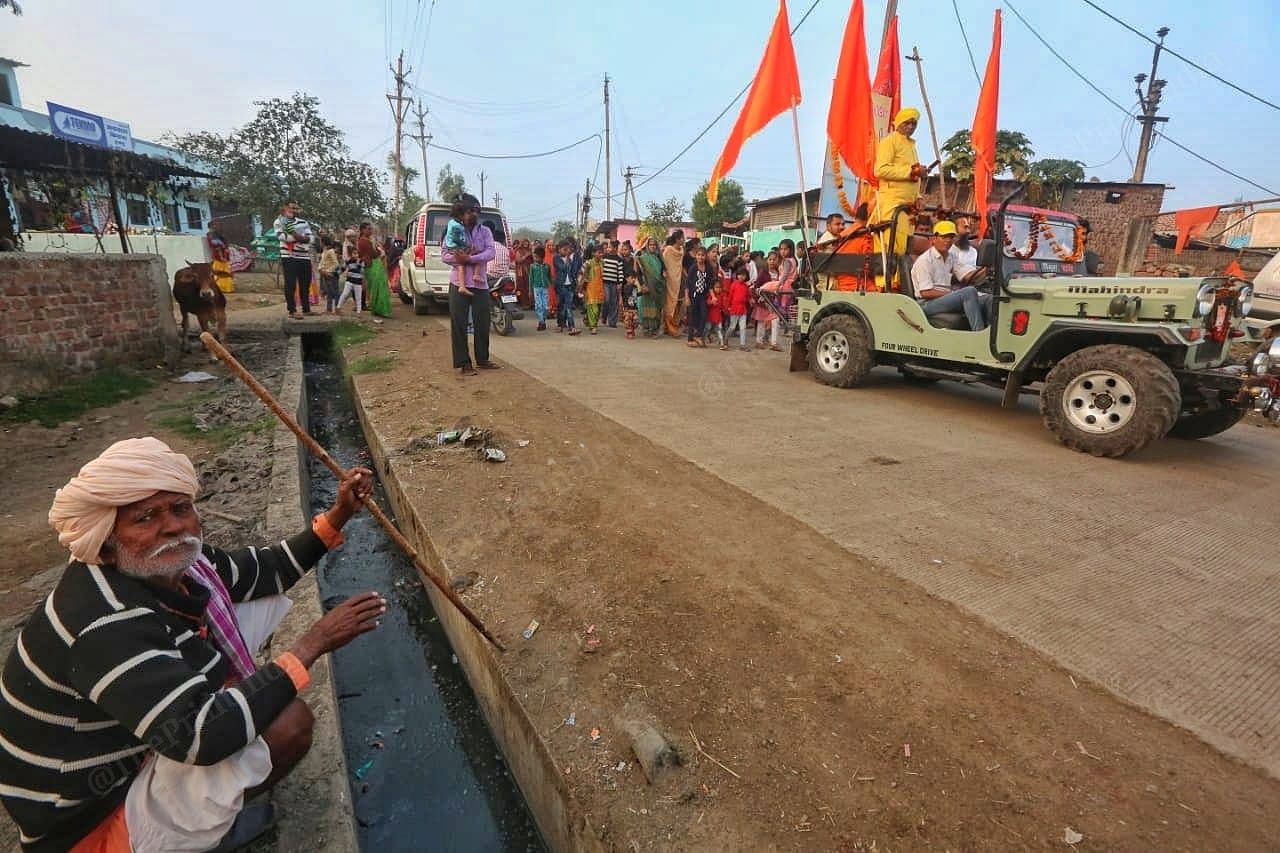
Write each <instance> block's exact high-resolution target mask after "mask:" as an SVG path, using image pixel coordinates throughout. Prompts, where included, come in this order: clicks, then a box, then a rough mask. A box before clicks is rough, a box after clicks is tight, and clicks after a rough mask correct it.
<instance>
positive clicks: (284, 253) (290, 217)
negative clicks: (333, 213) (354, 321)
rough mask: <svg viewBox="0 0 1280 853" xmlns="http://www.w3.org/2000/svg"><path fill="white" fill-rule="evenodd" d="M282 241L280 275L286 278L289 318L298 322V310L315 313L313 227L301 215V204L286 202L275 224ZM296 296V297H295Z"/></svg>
mask: <svg viewBox="0 0 1280 853" xmlns="http://www.w3.org/2000/svg"><path fill="white" fill-rule="evenodd" d="M275 232H276V239H277V240H279V241H280V271H281V273H282V274H283V275H284V301H285V304H286V305H287V306H288V307H289V316H290V317H292V318H293V319H295V320H297V319H298V317H299V315H298V308H299V307H301V309H302V313H303V314H310V313H311V237H312V233H311V223H310V222H308V221H307V220H305V219H303V218H302V217H300V216H299V215H298V203H297V202H296V201H286V202H285V203H284V206H283V207H281V208H280V216H279V217H277V218H276V221H275ZM295 294H296V296H295Z"/></svg>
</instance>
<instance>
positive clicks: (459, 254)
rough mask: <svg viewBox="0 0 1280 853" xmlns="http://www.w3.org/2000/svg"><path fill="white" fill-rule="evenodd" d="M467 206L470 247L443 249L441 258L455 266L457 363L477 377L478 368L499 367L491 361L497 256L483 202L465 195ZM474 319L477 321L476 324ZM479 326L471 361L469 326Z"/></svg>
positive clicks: (452, 306) (452, 297)
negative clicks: (492, 278) (483, 219)
mask: <svg viewBox="0 0 1280 853" xmlns="http://www.w3.org/2000/svg"><path fill="white" fill-rule="evenodd" d="M459 201H461V202H462V203H463V205H464V206H465V207H466V211H465V212H464V213H463V215H462V226H463V227H464V228H465V229H466V231H467V247H468V248H467V250H466V251H463V250H462V249H447V248H443V247H442V248H441V250H440V259H441V260H442V261H444V262H445V263H446V264H448V265H449V266H451V267H453V272H452V273H450V275H449V319H450V324H451V326H452V331H453V366H454V367H455V368H457V369H458V372H459V374H460V375H462V376H475V374H476V370H475V368H476V367H479V368H481V369H482V370H497V369H498V365H496V364H494V363H493V362H492V361H490V360H489V313H490V302H489V300H490V295H489V278H488V267H489V262H490V261H492V260H493V258H494V248H493V232H492V231H490V230H489V226H487V225H481V224H480V202H479V201H478V200H477V199H476V197H475V196H473V195H470V194H464V195H463V196H462V197H461V198H460V199H459ZM472 318H474V320H475V322H474V323H472ZM469 323H470V324H472V325H474V327H475V332H474V337H475V347H476V360H475V367H473V366H472V364H471V353H470V352H469V351H468V347H467V325H468V324H469Z"/></svg>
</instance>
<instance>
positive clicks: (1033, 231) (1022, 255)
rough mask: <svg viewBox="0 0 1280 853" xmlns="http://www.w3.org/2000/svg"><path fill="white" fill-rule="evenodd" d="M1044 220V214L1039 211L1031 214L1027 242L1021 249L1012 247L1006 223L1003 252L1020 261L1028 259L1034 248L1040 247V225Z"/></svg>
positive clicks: (1010, 234) (1033, 252) (1032, 255)
mask: <svg viewBox="0 0 1280 853" xmlns="http://www.w3.org/2000/svg"><path fill="white" fill-rule="evenodd" d="M1043 222H1044V216H1043V215H1041V214H1039V213H1034V214H1032V215H1031V228H1030V230H1029V231H1028V233H1027V242H1026V244H1025V245H1023V247H1022V248H1021V249H1015V248H1013V236H1012V230H1013V229H1011V228H1010V227H1009V226H1008V225H1006V226H1005V227H1004V241H1003V242H1004V248H1005V254H1006V255H1008V256H1009V257H1011V258H1017V259H1018V260H1020V261H1025V260H1028V259H1030V258H1032V257H1034V256H1035V253H1036V249H1038V248H1040V225H1041V224H1042V223H1043Z"/></svg>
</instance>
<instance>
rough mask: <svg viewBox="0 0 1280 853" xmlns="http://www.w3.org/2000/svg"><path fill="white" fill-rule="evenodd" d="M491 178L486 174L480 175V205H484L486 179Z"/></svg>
mask: <svg viewBox="0 0 1280 853" xmlns="http://www.w3.org/2000/svg"><path fill="white" fill-rule="evenodd" d="M487 177H489V176H488V175H486V174H485V173H484V172H481V173H480V204H481V205H483V204H484V179H485V178H487Z"/></svg>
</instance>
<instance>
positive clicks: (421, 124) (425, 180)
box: [414, 104, 431, 202]
mask: <svg viewBox="0 0 1280 853" xmlns="http://www.w3.org/2000/svg"><path fill="white" fill-rule="evenodd" d="M429 112H431V110H429V109H427V108H426V107H424V106H423V105H422V104H418V107H417V113H418V135H417V136H415V137H414V139H416V140H418V145H420V146H421V147H422V184H423V188H424V189H425V190H426V191H427V195H426V199H427V201H428V202H430V201H431V173H430V172H428V171H427V143H429V142H430V141H431V137H430V136H429V135H428V134H427V113H429Z"/></svg>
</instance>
